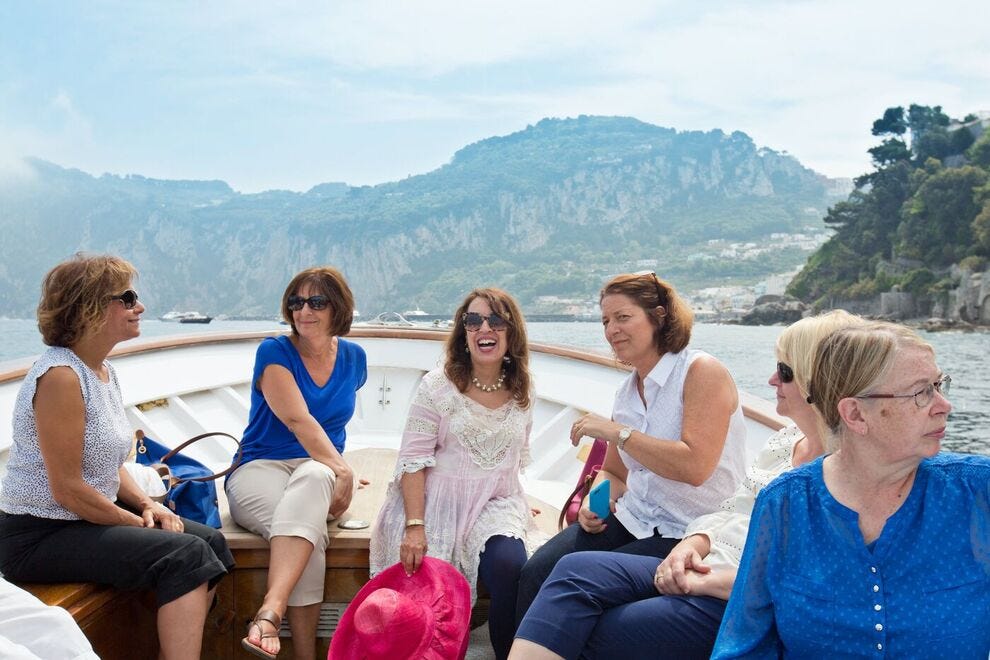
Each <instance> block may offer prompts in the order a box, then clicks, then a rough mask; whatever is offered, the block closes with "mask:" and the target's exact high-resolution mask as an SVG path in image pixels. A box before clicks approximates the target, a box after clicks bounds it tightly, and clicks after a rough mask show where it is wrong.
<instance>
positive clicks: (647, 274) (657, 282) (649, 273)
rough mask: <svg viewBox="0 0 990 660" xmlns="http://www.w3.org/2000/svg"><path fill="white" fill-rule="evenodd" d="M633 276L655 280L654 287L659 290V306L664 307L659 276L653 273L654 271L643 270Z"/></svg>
mask: <svg viewBox="0 0 990 660" xmlns="http://www.w3.org/2000/svg"><path fill="white" fill-rule="evenodd" d="M633 275H636V276H638V277H652V278H653V286H655V287H656V288H657V305H660V306H662V305H663V292H662V291H661V290H660V278H659V277H657V274H656V273H655V272H653V271H652V270H641V271H639V272H638V273H633Z"/></svg>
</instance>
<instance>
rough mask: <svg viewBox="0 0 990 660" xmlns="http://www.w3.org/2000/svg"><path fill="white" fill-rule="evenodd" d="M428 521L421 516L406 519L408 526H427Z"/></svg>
mask: <svg viewBox="0 0 990 660" xmlns="http://www.w3.org/2000/svg"><path fill="white" fill-rule="evenodd" d="M425 526H426V521H425V520H423V519H421V518H410V519H409V520H407V521H406V527H425Z"/></svg>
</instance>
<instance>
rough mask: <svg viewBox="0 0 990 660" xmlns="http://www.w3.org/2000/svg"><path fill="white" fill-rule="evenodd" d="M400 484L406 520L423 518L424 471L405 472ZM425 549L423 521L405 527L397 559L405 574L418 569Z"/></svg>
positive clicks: (424, 526)
mask: <svg viewBox="0 0 990 660" xmlns="http://www.w3.org/2000/svg"><path fill="white" fill-rule="evenodd" d="M400 484H401V486H402V504H403V506H404V508H405V512H406V520H423V516H425V515H426V471H425V470H417V471H416V472H406V473H405V474H403V475H402V480H401V481H400ZM427 550H428V547H427V543H426V525H425V523H424V524H423V525H413V526H411V527H406V531H405V533H404V534H403V536H402V545H401V546H400V547H399V560H400V561H401V562H402V567H403V568H404V569H405V570H406V574H407V575H412V574H413V573H415V572H416V570H417V569H419V567H420V564H422V563H423V556H424V555H426V551H427Z"/></svg>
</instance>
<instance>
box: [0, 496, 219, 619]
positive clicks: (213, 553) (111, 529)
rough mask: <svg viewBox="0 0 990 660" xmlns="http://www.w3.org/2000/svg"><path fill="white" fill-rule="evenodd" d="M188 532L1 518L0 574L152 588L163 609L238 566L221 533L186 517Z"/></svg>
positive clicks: (2, 515)
mask: <svg viewBox="0 0 990 660" xmlns="http://www.w3.org/2000/svg"><path fill="white" fill-rule="evenodd" d="M182 523H183V525H184V526H185V531H184V532H183V533H181V534H180V533H178V532H167V531H164V530H161V529H150V528H147V527H130V526H126V525H95V524H93V523H90V522H86V521H85V520H53V519H51V518H37V517H35V516H29V515H15V514H8V513H0V572H2V573H3V574H4V576H5V577H6V578H8V579H9V580H12V581H15V582H96V583H98V584H107V585H112V586H114V587H116V588H118V589H154V590H155V591H156V595H157V599H158V605H159V606H162V605H165V604H166V603H170V602H171V601H173V600H175V599H176V598H178V597H180V596H183V595H185V594H187V593H189V592H190V591H192V590H193V589H196V588H197V587H198V586H199V585H201V584H203V583H204V582H205V583H208V584H209V587H210V588H212V587H213V586H214V585H216V583H217V582H219V581H220V579H221V578H222V577H223V576H224V575H226V574H227V572H228V571H229V570H230V569H231V568H233V566H234V558H233V556H232V555H231V554H230V549H229V548H228V547H227V542H226V540H224V538H223V534H221V533H220V531H219V530H216V529H213V528H212V527H207V526H206V525H201V524H199V523H197V522H193V521H191V520H186V519H185V518H183V519H182Z"/></svg>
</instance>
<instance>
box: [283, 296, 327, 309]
mask: <svg viewBox="0 0 990 660" xmlns="http://www.w3.org/2000/svg"><path fill="white" fill-rule="evenodd" d="M288 304H289V309H291V310H292V311H293V312H298V311H299V310H301V309H302V308H303V306H304V305H309V308H310V309H311V310H313V311H314V312H317V311H319V310H321V309H326V308H327V305H329V304H330V301H329V300H327V297H326V296H310V297H309V298H303V297H302V296H289V301H288Z"/></svg>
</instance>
